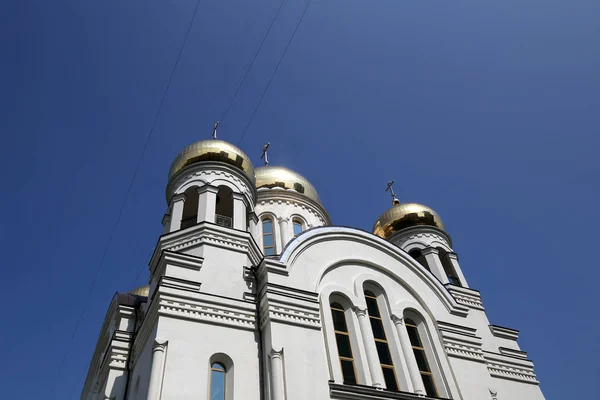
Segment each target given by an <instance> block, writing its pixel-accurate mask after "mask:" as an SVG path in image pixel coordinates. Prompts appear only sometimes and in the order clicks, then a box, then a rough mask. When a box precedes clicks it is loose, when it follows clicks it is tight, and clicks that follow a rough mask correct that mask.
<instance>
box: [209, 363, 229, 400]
mask: <svg viewBox="0 0 600 400" xmlns="http://www.w3.org/2000/svg"><path fill="white" fill-rule="evenodd" d="M226 372H227V371H226V370H225V366H223V364H221V363H213V364H212V365H211V367H210V400H225V378H226Z"/></svg>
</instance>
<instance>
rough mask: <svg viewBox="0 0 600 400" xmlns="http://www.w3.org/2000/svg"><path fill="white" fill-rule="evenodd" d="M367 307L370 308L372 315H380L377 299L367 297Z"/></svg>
mask: <svg viewBox="0 0 600 400" xmlns="http://www.w3.org/2000/svg"><path fill="white" fill-rule="evenodd" d="M365 300H366V301H367V308H368V309H369V316H370V317H379V307H377V300H375V299H372V298H370V297H366V298H365Z"/></svg>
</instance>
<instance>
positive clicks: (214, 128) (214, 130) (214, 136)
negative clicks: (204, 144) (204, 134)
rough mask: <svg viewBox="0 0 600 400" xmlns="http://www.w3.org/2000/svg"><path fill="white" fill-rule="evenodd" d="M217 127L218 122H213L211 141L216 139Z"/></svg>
mask: <svg viewBox="0 0 600 400" xmlns="http://www.w3.org/2000/svg"><path fill="white" fill-rule="evenodd" d="M218 127H219V121H217V122H215V126H214V127H213V134H212V136H213V139H216V138H217V128H218Z"/></svg>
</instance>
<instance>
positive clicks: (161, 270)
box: [150, 250, 204, 277]
mask: <svg viewBox="0 0 600 400" xmlns="http://www.w3.org/2000/svg"><path fill="white" fill-rule="evenodd" d="M203 262H204V258H202V257H196V256H192V255H189V254H183V253H175V252H173V251H169V250H163V251H162V252H161V253H160V258H158V259H157V260H156V263H155V264H154V265H153V264H152V263H151V264H150V274H151V275H152V276H157V277H160V276H162V275H164V274H165V269H166V268H167V265H170V266H175V267H180V268H187V269H191V270H193V271H200V268H202V263H203Z"/></svg>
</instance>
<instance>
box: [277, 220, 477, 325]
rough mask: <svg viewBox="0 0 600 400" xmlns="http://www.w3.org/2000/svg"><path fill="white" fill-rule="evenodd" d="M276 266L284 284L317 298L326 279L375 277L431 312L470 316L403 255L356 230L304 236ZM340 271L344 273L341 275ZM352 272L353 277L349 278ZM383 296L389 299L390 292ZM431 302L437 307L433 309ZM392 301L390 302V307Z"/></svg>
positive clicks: (327, 229) (337, 229)
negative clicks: (283, 275)
mask: <svg viewBox="0 0 600 400" xmlns="http://www.w3.org/2000/svg"><path fill="white" fill-rule="evenodd" d="M280 261H281V262H282V263H283V264H285V265H286V269H287V270H288V277H287V279H286V284H288V285H290V286H294V287H297V288H302V289H304V290H310V291H317V292H318V291H319V289H320V286H321V287H322V285H324V284H326V283H332V282H331V281H329V280H331V276H333V275H330V274H334V275H335V274H339V275H340V276H339V279H346V276H357V275H358V274H361V273H366V272H373V273H375V274H377V273H379V274H383V275H382V276H387V277H389V278H390V279H391V280H393V281H395V282H396V283H397V284H399V286H400V287H402V288H404V289H406V290H407V291H408V292H410V294H411V296H410V297H411V298H416V299H418V302H419V303H420V304H421V305H424V304H428V305H429V306H431V307H433V306H434V305H436V304H437V305H439V307H440V308H445V310H447V311H448V312H450V313H451V314H456V315H462V316H465V315H467V313H468V309H467V308H466V307H464V306H462V305H459V304H458V303H456V301H455V300H454V298H453V297H452V296H451V295H450V293H449V292H448V291H447V289H446V288H445V287H444V286H443V285H442V283H441V282H440V281H439V280H437V279H436V278H435V277H434V276H433V275H432V274H431V273H430V272H429V271H427V270H426V269H425V268H423V266H421V265H420V264H419V263H418V262H416V261H415V260H413V259H412V257H410V256H409V255H408V254H407V253H406V252H404V251H403V250H401V249H399V248H398V247H396V246H395V245H393V244H391V243H389V242H387V241H385V240H384V239H381V238H379V237H377V236H375V235H373V234H370V233H367V232H364V231H361V230H358V229H353V228H346V227H320V228H315V229H311V230H309V231H306V232H304V233H303V234H302V235H300V236H298V237H297V238H296V240H293V241H292V242H290V243H289V244H288V246H287V247H286V248H285V249H284V251H283V253H282V254H281V257H280ZM340 268H343V269H344V270H346V273H343V274H340V272H339V270H340ZM336 270H338V272H336ZM350 270H352V273H348V271H350ZM326 277H329V278H327V279H326ZM336 279H337V278H336ZM334 280H335V279H334ZM350 285H351V286H352V285H353V284H350ZM387 290H388V293H387V294H388V296H389V295H390V293H392V292H394V290H390V289H387ZM358 298H359V299H360V298H361V296H358ZM433 299H435V300H437V302H435V301H434V302H433V303H432V301H433ZM395 301H396V300H391V299H390V304H394V302H395ZM430 315H431V313H430Z"/></svg>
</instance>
